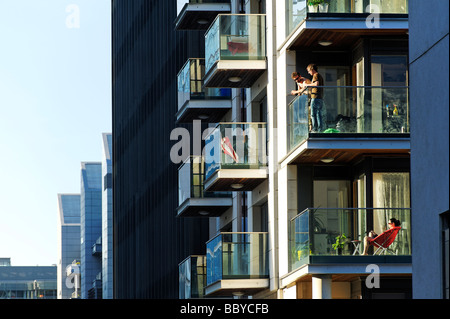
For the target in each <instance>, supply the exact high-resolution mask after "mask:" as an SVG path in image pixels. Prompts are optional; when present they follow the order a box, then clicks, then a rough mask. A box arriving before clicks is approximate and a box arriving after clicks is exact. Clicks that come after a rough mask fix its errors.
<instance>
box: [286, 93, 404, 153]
mask: <svg viewBox="0 0 450 319" xmlns="http://www.w3.org/2000/svg"><path fill="white" fill-rule="evenodd" d="M318 89H319V90H322V92H323V107H322V113H321V119H322V123H323V124H322V129H321V131H320V132H319V133H339V134H342V135H340V136H345V135H344V134H347V135H348V134H379V133H381V134H399V136H401V135H402V134H405V133H409V90H408V87H374V86H370V87H362V86H341V87H319V88H318ZM309 104H310V100H309V94H303V95H300V96H297V97H296V98H295V99H294V100H293V101H292V102H291V103H289V105H288V125H287V129H288V149H289V150H292V149H293V148H294V147H295V146H297V145H299V144H300V143H302V142H303V141H304V140H306V139H307V138H308V137H310V134H311V110H310V105H309Z"/></svg>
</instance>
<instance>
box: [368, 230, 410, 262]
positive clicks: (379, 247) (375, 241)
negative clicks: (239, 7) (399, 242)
mask: <svg viewBox="0 0 450 319" xmlns="http://www.w3.org/2000/svg"><path fill="white" fill-rule="evenodd" d="M400 229H402V228H401V227H400V226H395V227H392V228H390V229H388V230H386V231H384V232H382V233H381V234H380V235H378V236H377V237H375V238H369V242H368V244H369V245H372V246H374V247H376V250H375V252H374V253H373V254H374V255H376V254H377V253H378V254H379V255H381V254H382V253H390V254H392V255H396V253H394V252H393V251H392V250H390V249H389V246H390V245H391V244H392V243H393V242H394V240H395V238H396V237H397V234H398V232H399V231H400Z"/></svg>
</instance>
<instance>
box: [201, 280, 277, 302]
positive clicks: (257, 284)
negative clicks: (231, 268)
mask: <svg viewBox="0 0 450 319" xmlns="http://www.w3.org/2000/svg"><path fill="white" fill-rule="evenodd" d="M267 288H269V279H268V278H262V279H261V278H259V279H223V280H219V281H217V282H215V283H213V284H210V285H209V286H206V287H205V295H206V296H208V297H212V296H231V295H233V293H243V294H244V295H253V294H255V293H257V292H260V291H261V290H264V289H267Z"/></svg>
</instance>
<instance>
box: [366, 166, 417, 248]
mask: <svg viewBox="0 0 450 319" xmlns="http://www.w3.org/2000/svg"><path fill="white" fill-rule="evenodd" d="M373 207H376V208H382V207H386V208H410V207H411V206H410V185H409V173H373ZM409 214H410V213H409V210H402V209H399V210H393V211H389V210H386V212H385V214H377V215H374V221H373V223H374V224H373V228H374V231H375V232H376V233H377V234H381V233H382V232H383V231H385V230H386V229H387V225H388V224H387V223H388V220H389V219H390V218H392V217H394V218H396V219H398V220H400V222H401V225H400V226H401V227H402V230H401V231H400V232H399V234H398V235H397V237H398V242H399V245H401V247H398V249H399V250H400V251H401V252H403V253H405V252H409V253H410V251H411V247H410V245H409V243H410V242H411V241H410V238H411V225H410V221H409V220H410V216H409ZM393 215H395V216H393Z"/></svg>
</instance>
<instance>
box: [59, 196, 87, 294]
mask: <svg viewBox="0 0 450 319" xmlns="http://www.w3.org/2000/svg"><path fill="white" fill-rule="evenodd" d="M57 224H58V265H57V268H58V276H57V279H58V294H57V296H58V299H70V298H73V297H77V296H76V295H75V296H74V295H73V293H74V286H75V283H74V282H73V280H72V279H71V280H70V282H68V281H67V272H66V268H67V267H69V266H70V265H71V264H72V262H73V261H74V260H78V261H79V260H80V257H81V248H80V238H81V237H80V231H81V230H80V227H81V223H80V194H58V222H57ZM78 272H79V270H78Z"/></svg>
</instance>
